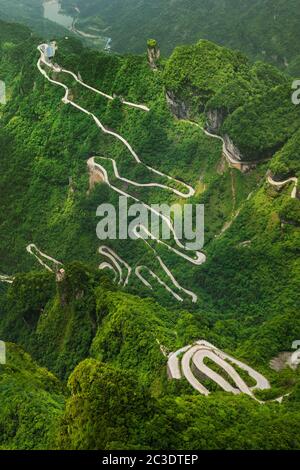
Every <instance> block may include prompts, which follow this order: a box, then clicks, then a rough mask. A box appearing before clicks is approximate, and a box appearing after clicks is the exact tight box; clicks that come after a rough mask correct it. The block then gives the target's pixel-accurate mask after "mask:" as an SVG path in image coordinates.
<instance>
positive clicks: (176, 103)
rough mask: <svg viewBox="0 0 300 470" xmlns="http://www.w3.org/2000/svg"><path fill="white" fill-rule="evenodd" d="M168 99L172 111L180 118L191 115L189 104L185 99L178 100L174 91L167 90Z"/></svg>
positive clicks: (186, 117)
mask: <svg viewBox="0 0 300 470" xmlns="http://www.w3.org/2000/svg"><path fill="white" fill-rule="evenodd" d="M166 100H167V103H168V106H169V108H170V111H171V112H172V114H174V116H176V117H177V118H178V119H188V118H189V117H190V114H189V110H188V107H187V105H186V104H185V103H184V101H180V100H178V99H177V98H176V96H175V95H174V93H173V92H172V91H166Z"/></svg>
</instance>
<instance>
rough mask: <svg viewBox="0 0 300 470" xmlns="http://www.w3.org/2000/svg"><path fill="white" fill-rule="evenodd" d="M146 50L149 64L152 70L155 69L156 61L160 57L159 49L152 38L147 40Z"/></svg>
mask: <svg viewBox="0 0 300 470" xmlns="http://www.w3.org/2000/svg"><path fill="white" fill-rule="evenodd" d="M147 52H148V62H149V65H150V67H151V68H152V69H153V70H156V69H157V62H158V61H159V59H160V49H159V47H158V45H157V42H156V41H155V40H154V39H153V40H149V41H148V50H147Z"/></svg>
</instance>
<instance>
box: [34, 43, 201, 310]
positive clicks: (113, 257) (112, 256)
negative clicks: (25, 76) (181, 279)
mask: <svg viewBox="0 0 300 470" xmlns="http://www.w3.org/2000/svg"><path fill="white" fill-rule="evenodd" d="M38 50H39V52H40V58H39V60H38V63H37V67H38V70H39V71H40V73H41V74H42V75H43V76H44V77H45V78H46V79H47V80H48V81H49V82H50V83H52V84H54V85H57V86H60V87H62V88H63V89H64V91H65V94H64V97H63V98H62V101H63V103H64V104H69V105H71V106H73V107H74V108H76V109H77V110H78V111H81V112H83V113H84V114H86V115H87V116H89V117H91V118H92V119H93V120H94V122H95V124H96V125H97V127H98V128H99V129H100V130H101V131H102V132H104V133H105V134H108V135H111V136H112V137H114V138H116V139H118V140H119V141H121V142H122V143H123V145H124V146H125V147H126V148H127V149H128V150H129V152H130V154H131V155H132V157H133V158H134V160H135V162H136V163H137V164H141V165H143V166H144V167H145V168H147V169H148V170H149V171H150V172H152V173H154V174H155V175H158V176H160V177H163V178H165V179H167V180H168V181H170V182H173V183H176V185H181V186H182V187H184V188H185V189H186V190H187V191H186V192H182V191H179V190H178V189H176V188H173V187H170V186H167V185H163V184H160V183H155V182H151V183H138V182H135V181H132V180H129V179H127V178H124V177H121V176H120V174H119V171H118V167H117V163H116V161H115V160H113V159H108V158H104V157H97V158H98V159H102V160H106V161H110V163H111V164H112V167H113V171H114V175H115V177H116V178H117V179H118V180H120V181H122V182H125V183H127V184H129V185H132V186H135V187H157V188H159V189H164V190H168V191H171V192H173V194H175V195H176V196H178V197H180V198H185V199H186V198H189V197H191V196H193V195H194V194H195V190H194V188H192V187H191V186H190V185H188V184H186V183H184V182H183V181H180V180H178V179H176V178H173V177H171V176H169V175H166V174H165V173H162V172H161V171H159V170H157V169H155V168H152V167H151V166H149V165H146V164H144V163H143V162H142V161H141V159H140V158H139V156H138V155H137V153H136V152H135V151H134V149H133V148H132V146H131V145H130V144H129V142H128V141H127V140H126V139H125V138H124V137H122V136H121V135H119V134H117V133H116V132H113V131H110V130H109V129H107V128H106V127H105V126H104V125H103V124H102V123H101V121H100V120H99V118H98V117H97V116H95V115H94V114H93V113H91V112H90V111H88V110H87V109H85V108H83V107H82V106H79V105H78V104H77V103H75V102H74V101H72V100H70V99H69V88H68V87H67V86H66V85H65V84H63V83H61V82H59V81H57V80H53V79H52V78H50V77H49V75H48V74H47V72H46V71H45V70H44V68H43V66H46V67H48V68H50V69H51V70H52V71H54V72H56V73H66V74H69V75H71V76H72V77H73V78H74V80H75V81H76V82H77V83H79V84H80V85H82V86H84V87H85V88H87V89H89V90H91V91H93V92H94V93H97V94H100V95H101V96H103V97H105V98H106V99H109V100H112V99H113V97H112V96H111V95H108V94H106V93H103V92H102V91H100V90H97V89H96V88H94V87H91V86H90V85H87V84H86V83H84V82H83V80H81V78H78V77H77V75H76V74H74V73H73V72H70V71H68V70H66V69H63V68H61V67H60V66H58V65H53V64H52V62H50V61H49V60H48V59H47V58H46V57H45V50H46V44H41V45H39V46H38ZM122 103H123V104H124V105H128V106H131V107H133V108H136V109H140V110H142V111H145V112H148V111H149V108H147V106H145V105H138V104H135V103H131V102H130V101H126V100H124V99H122ZM95 158H96V157H92V158H90V159H89V160H88V167H89V168H90V169H91V168H93V169H94V170H96V171H99V172H100V173H101V175H102V177H103V180H104V181H105V182H106V184H108V185H109V187H110V188H111V189H113V190H114V191H115V192H117V193H118V194H120V195H122V196H125V197H127V198H130V199H133V200H134V201H136V202H139V203H141V204H142V205H143V206H144V207H145V208H147V209H148V210H149V211H151V212H152V213H154V214H155V215H157V216H158V217H159V218H160V219H161V220H162V221H163V222H164V223H166V224H167V226H168V228H169V229H170V231H171V232H172V234H173V236H174V241H175V243H176V244H177V246H178V247H179V248H180V249H181V250H183V251H187V250H189V248H188V247H187V246H185V245H184V244H183V243H181V241H180V240H179V238H178V237H177V234H176V231H175V229H174V226H173V223H172V221H171V219H170V218H169V217H168V216H165V215H164V214H162V213H161V212H159V211H156V210H155V209H153V208H152V207H151V206H149V205H148V204H146V203H144V202H143V201H141V200H139V199H137V198H136V197H134V196H132V195H130V194H129V193H127V192H125V191H122V190H120V189H119V188H117V187H116V186H114V185H112V184H111V183H110V181H109V178H108V174H107V171H106V169H105V168H104V167H103V166H102V165H100V164H99V163H96V162H95ZM139 228H140V230H143V231H144V233H148V236H150V238H151V239H152V240H156V241H157V243H161V244H163V245H165V246H167V247H168V249H169V250H172V251H173V252H174V253H176V254H177V255H179V256H181V257H182V258H184V259H186V260H188V261H189V262H191V263H193V264H196V265H200V264H202V263H204V262H205V260H206V257H205V255H204V254H203V253H201V252H198V251H196V252H195V255H194V257H190V256H188V255H186V254H185V253H183V252H181V251H179V250H178V249H175V248H173V247H171V246H169V245H168V244H167V243H165V242H162V241H161V240H158V239H156V238H155V237H154V236H153V235H152V234H151V233H150V232H149V231H148V229H147V228H146V227H143V226H140V227H139ZM137 238H141V239H143V240H144V238H143V237H141V235H140V233H137ZM144 241H145V242H146V240H144ZM149 246H150V245H149ZM152 249H153V248H152ZM99 250H100V253H101V254H102V255H103V256H106V257H108V258H109V260H110V261H111V263H112V265H110V267H109V266H108V264H110V263H107V262H106V263H104V264H103V263H102V264H101V265H100V266H99V268H100V269H106V268H109V269H112V270H113V271H114V272H115V274H117V276H118V274H119V282H121V283H122V266H121V265H122V264H123V266H126V268H127V270H128V276H127V278H126V280H125V285H126V284H127V283H128V279H129V276H130V273H131V271H132V269H131V267H129V265H128V264H127V263H126V262H125V261H124V260H122V259H121V258H120V257H119V256H118V255H117V254H116V253H115V252H114V251H113V250H111V251H110V252H108V251H107V247H100V249H99ZM153 250H154V249H153ZM191 251H194V250H191ZM154 252H155V254H156V257H157V260H158V261H159V264H160V265H161V267H162V268H163V270H164V272H165V273H166V274H167V276H168V277H169V278H170V279H171V281H172V283H173V285H174V286H175V287H176V289H179V290H180V291H182V292H184V293H185V294H187V295H189V296H191V298H192V301H193V302H196V301H197V296H196V295H195V294H194V293H192V292H190V291H188V290H187V289H184V288H183V287H182V286H180V284H179V283H178V282H177V281H176V279H175V278H174V276H173V275H172V273H171V271H170V270H169V269H168V268H167V267H166V265H165V264H164V263H163V262H162V260H161V258H160V257H159V256H158V255H157V253H156V251H155V250H154ZM145 268H146V267H144V266H143V267H137V268H136V269H135V274H136V275H137V277H138V278H139V279H140V280H141V282H143V284H144V285H145V286H147V287H148V288H150V287H151V285H150V283H149V282H148V281H146V280H145V279H144V278H143V277H142V275H141V270H142V269H145ZM148 272H149V274H150V275H151V276H152V277H153V278H154V279H156V280H157V281H158V282H159V283H160V284H161V285H163V286H164V287H165V288H166V290H168V291H169V292H171V293H172V294H173V295H174V294H175V298H176V299H177V300H178V301H182V298H181V297H180V296H178V295H177V294H176V293H174V292H173V291H172V290H171V289H167V287H166V286H167V285H166V284H165V283H164V282H163V281H162V280H161V279H160V278H159V277H158V276H156V275H155V274H154V273H153V272H152V271H151V270H150V269H149V268H148ZM149 286H150V287H149Z"/></svg>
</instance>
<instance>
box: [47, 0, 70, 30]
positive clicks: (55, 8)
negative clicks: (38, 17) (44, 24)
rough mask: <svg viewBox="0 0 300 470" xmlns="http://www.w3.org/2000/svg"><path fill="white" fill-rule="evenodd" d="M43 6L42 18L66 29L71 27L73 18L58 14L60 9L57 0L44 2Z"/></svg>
mask: <svg viewBox="0 0 300 470" xmlns="http://www.w3.org/2000/svg"><path fill="white" fill-rule="evenodd" d="M43 6H44V18H46V19H47V20H51V21H54V23H58V24H60V25H61V26H64V27H65V28H68V29H69V28H71V27H72V24H73V21H74V18H73V17H72V16H69V15H66V14H65V13H60V8H61V7H60V3H59V1H58V0H46V1H45V2H44V4H43Z"/></svg>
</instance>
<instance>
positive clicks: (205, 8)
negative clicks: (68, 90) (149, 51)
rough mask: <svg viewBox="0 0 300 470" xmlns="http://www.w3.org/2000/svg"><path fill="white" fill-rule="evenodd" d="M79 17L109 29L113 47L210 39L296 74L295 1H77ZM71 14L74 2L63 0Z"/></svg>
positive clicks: (136, 48)
mask: <svg viewBox="0 0 300 470" xmlns="http://www.w3.org/2000/svg"><path fill="white" fill-rule="evenodd" d="M75 3H76V4H77V6H79V8H80V10H81V18H82V19H83V20H84V21H86V19H88V18H90V21H95V17H98V18H99V19H98V22H99V26H100V27H101V28H102V29H106V28H108V31H109V35H110V36H111V37H112V39H113V48H114V50H116V51H119V52H129V51H130V52H138V53H140V52H142V51H143V46H142V44H143V43H144V42H145V41H146V40H147V38H148V37H155V38H156V39H157V40H158V41H159V43H160V44H161V47H162V51H163V53H164V54H169V53H170V52H171V51H172V50H173V48H174V46H175V45H180V44H191V43H193V42H197V41H198V40H199V39H203V38H206V39H210V40H212V41H215V42H217V43H219V44H224V45H226V46H228V47H233V48H236V49H239V50H242V51H244V52H246V53H247V54H248V55H249V56H250V57H252V58H254V59H264V60H267V61H270V62H272V63H275V64H277V65H278V66H280V67H281V68H287V69H288V70H289V71H290V72H291V73H292V74H299V73H300V56H299V48H298V44H299V42H300V33H299V21H300V16H299V15H300V2H299V0H288V1H286V0H152V1H148V0H142V1H140V0H110V1H107V0H77V1H76V2H75ZM62 5H63V7H65V8H67V9H68V11H70V12H72V11H73V8H74V1H73V0H63V1H62Z"/></svg>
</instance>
